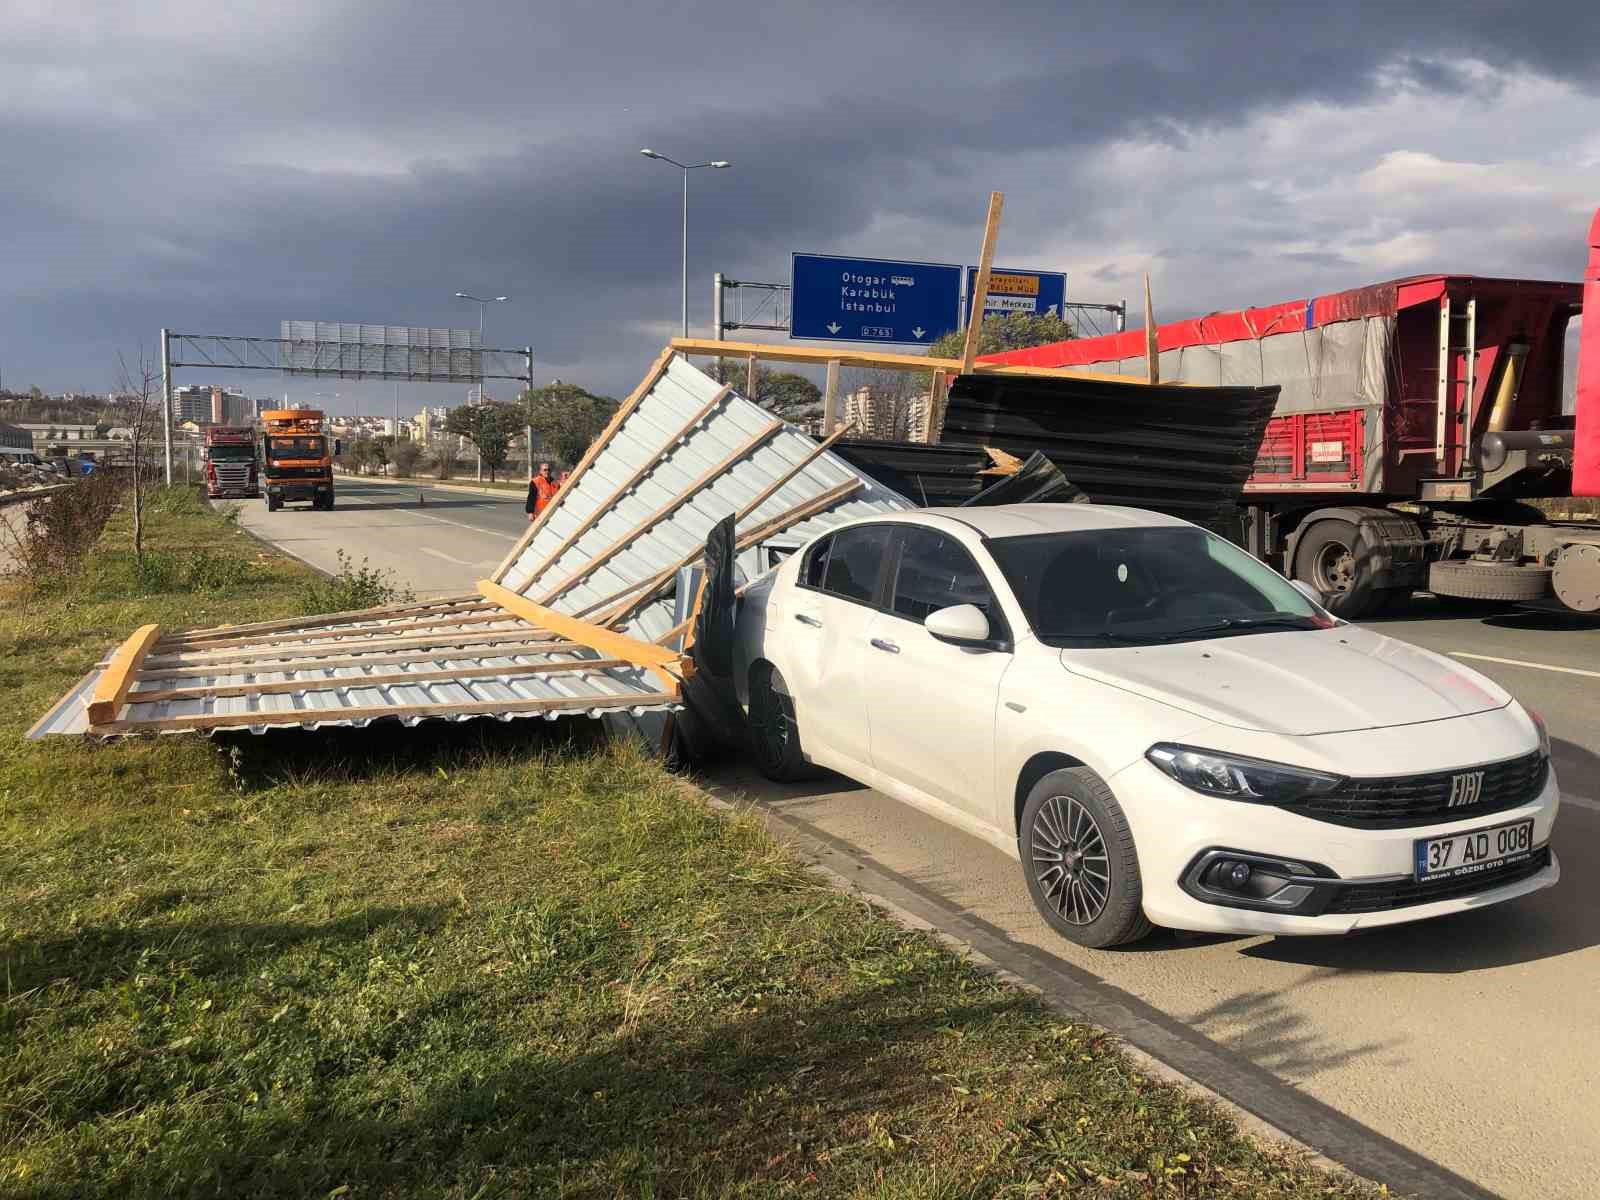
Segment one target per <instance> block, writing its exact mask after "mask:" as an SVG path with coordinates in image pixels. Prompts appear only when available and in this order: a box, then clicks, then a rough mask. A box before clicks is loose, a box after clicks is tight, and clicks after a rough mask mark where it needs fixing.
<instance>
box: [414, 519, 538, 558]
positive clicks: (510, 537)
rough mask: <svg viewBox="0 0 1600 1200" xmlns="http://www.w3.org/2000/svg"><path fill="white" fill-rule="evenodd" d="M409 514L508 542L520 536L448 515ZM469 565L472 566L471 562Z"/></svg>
mask: <svg viewBox="0 0 1600 1200" xmlns="http://www.w3.org/2000/svg"><path fill="white" fill-rule="evenodd" d="M407 515H408V516H412V517H421V518H423V519H424V520H427V521H437V522H439V524H441V525H454V526H455V527H456V528H457V529H470V530H471V531H472V532H473V533H481V534H483V535H484V536H485V537H497V538H500V539H501V540H502V541H506V542H514V541H516V540H517V538H518V536H519V535H518V534H514V533H496V532H495V531H494V530H493V529H485V528H483V527H482V526H481V525H467V524H464V523H463V522H461V521H452V520H449V519H448V518H446V517H436V516H434V515H433V514H432V513H425V512H408V513H407ZM468 565H469V566H470V565H471V564H468Z"/></svg>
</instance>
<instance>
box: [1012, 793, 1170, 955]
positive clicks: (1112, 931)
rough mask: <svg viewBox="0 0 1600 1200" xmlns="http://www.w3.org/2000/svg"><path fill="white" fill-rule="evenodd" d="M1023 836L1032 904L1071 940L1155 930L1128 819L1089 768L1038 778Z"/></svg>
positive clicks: (1113, 938) (1116, 942)
mask: <svg viewBox="0 0 1600 1200" xmlns="http://www.w3.org/2000/svg"><path fill="white" fill-rule="evenodd" d="M1018 841H1019V846H1018V849H1019V850H1020V851H1021V854H1022V873H1023V876H1024V877H1025V878H1026V879H1027V882H1028V891H1029V893H1030V894H1031V895H1032V896H1033V902H1034V905H1035V906H1036V907H1037V908H1038V909H1039V913H1040V915H1042V916H1043V917H1044V919H1045V920H1046V921H1047V922H1048V923H1049V924H1050V926H1051V928H1053V929H1055V930H1056V932H1058V933H1060V934H1062V935H1063V936H1064V937H1066V938H1067V939H1068V940H1069V941H1074V942H1077V943H1078V945H1080V946H1089V947H1091V948H1093V949H1097V950H1103V949H1106V948H1107V947H1110V946H1120V945H1122V944H1124V943H1126V942H1133V941H1137V940H1138V939H1140V938H1142V937H1144V936H1145V935H1146V934H1148V933H1149V932H1150V930H1151V928H1152V926H1151V924H1150V921H1149V919H1148V918H1146V917H1145V915H1144V907H1143V904H1144V886H1143V884H1142V883H1141V881H1140V878H1139V856H1138V853H1137V851H1136V850H1135V848H1134V844H1133V834H1132V833H1131V832H1130V831H1129V829H1128V819H1127V817H1126V816H1125V815H1124V814H1123V811H1122V808H1121V806H1120V805H1118V804H1117V801H1116V797H1115V796H1113V795H1112V794H1111V789H1110V788H1108V787H1107V786H1106V784H1105V781H1104V780H1103V779H1101V778H1100V777H1099V776H1098V775H1096V774H1095V773H1094V772H1093V771H1091V770H1089V768H1087V767H1068V768H1063V769H1062V770H1059V771H1052V772H1050V774H1048V775H1046V776H1045V777H1044V778H1043V779H1041V780H1039V782H1038V783H1036V784H1034V785H1033V790H1032V791H1030V792H1029V793H1028V799H1027V801H1026V803H1024V804H1023V806H1022V822H1021V826H1020V828H1019V829H1018Z"/></svg>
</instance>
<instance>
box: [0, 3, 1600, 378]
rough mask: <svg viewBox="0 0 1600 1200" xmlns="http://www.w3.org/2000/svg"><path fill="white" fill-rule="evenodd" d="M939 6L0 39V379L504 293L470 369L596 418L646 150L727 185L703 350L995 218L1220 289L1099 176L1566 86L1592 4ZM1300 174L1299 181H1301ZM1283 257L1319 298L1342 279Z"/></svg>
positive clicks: (603, 12) (96, 31) (710, 204)
mask: <svg viewBox="0 0 1600 1200" xmlns="http://www.w3.org/2000/svg"><path fill="white" fill-rule="evenodd" d="M940 7H941V6H938V5H929V4H917V5H894V4H890V5H874V6H871V8H870V10H869V11H865V12H861V11H849V10H837V9H833V8H830V7H815V8H813V7H812V6H795V7H794V8H793V9H790V10H781V11H774V10H773V9H772V8H770V7H768V8H764V9H758V8H755V7H753V6H737V5H728V4H686V5H679V6H675V7H673V8H671V9H670V10H667V9H664V8H661V7H658V6H618V5H598V4H589V5H574V6H571V7H560V8H556V9H554V10H553V11H552V10H551V9H550V6H527V5H512V4H506V5H479V6H472V7H471V8H461V9H459V10H451V9H449V8H447V7H446V6H441V5H438V4H437V3H428V4H410V5H389V4H386V5H371V6H368V7H366V8H358V7H354V6H350V7H344V8H337V9H333V10H331V11H330V9H329V8H328V7H326V6H324V5H321V4H315V5H313V4H306V5H294V4H286V5H275V6H272V7H270V8H265V9H262V10H260V11H256V12H252V11H250V10H248V9H244V10H241V11H237V12H235V11H233V10H231V9H230V10H229V12H227V13H222V14H218V12H217V11H216V9H215V7H214V6H206V7H203V8H196V9H193V10H185V9H184V8H183V7H182V6H177V5H174V6H170V7H168V8H166V9H162V8H160V7H148V8H147V7H146V6H133V10H134V11H137V12H138V13H142V14H143V15H142V17H141V18H140V19H135V18H134V16H133V15H130V10H129V9H128V8H125V7H122V6H108V7H107V8H106V9H105V10H104V12H103V14H102V15H101V16H100V17H99V18H96V19H88V18H81V17H75V18H71V19H70V20H66V19H61V18H57V17H56V16H54V15H53V14H47V15H46V16H43V17H37V18H33V19H28V18H24V19H22V20H21V21H20V22H19V23H18V26H19V27H18V28H16V29H15V30H14V31H13V32H14V33H15V36H14V37H10V38H8V39H7V40H6V42H5V43H4V45H3V46H0V71H3V72H4V73H5V77H6V78H7V79H9V80H10V81H11V83H10V85H9V87H10V89H11V90H10V91H9V92H0V99H5V100H6V101H8V102H7V103H6V104H5V106H4V111H5V112H6V113H7V115H6V116H5V117H4V118H0V121H3V123H0V157H3V159H4V161H5V162H6V163H7V165H8V178H7V182H6V184H5V188H6V194H7V206H8V209H9V212H8V215H7V217H6V220H5V222H4V225H3V227H0V254H3V256H4V261H5V262H6V263H7V264H8V269H7V270H6V271H5V272H4V274H3V276H0V361H3V362H4V364H5V375H6V379H7V382H8V383H10V382H12V381H17V382H35V381H37V382H39V383H41V384H43V385H46V386H51V387H65V386H86V387H104V386H107V385H108V384H109V382H110V378H111V376H112V374H113V367H114V358H115V350H116V348H118V347H123V346H128V345H132V344H135V343H137V342H139V341H141V340H143V341H146V342H148V341H149V340H150V339H151V337H152V336H153V335H154V333H155V331H156V330H157V329H158V328H160V327H161V326H163V325H165V326H169V327H173V328H181V329H194V330H201V331H215V332H233V333H259V334H268V335H270V334H272V333H274V332H275V331H276V326H277V321H278V320H279V319H280V318H282V317H288V316H295V317H316V318H326V319H335V320H381V321H393V322H407V323H416V324H456V325H461V324H470V323H471V320H472V319H473V318H474V317H475V314H472V313H470V311H469V306H466V305H463V304H461V303H460V302H457V301H453V300H451V299H450V293H451V292H453V291H455V290H457V289H464V290H472V289H475V288H486V289H494V290H496V291H506V292H509V293H511V294H512V295H513V297H514V300H513V302H512V303H511V304H508V305H505V306H503V311H496V312H494V313H493V314H492V317H491V320H492V326H491V336H490V338H489V340H490V341H491V342H494V343H506V344H511V345H518V344H522V343H524V342H528V341H532V342H533V343H534V344H535V346H536V347H537V349H538V356H539V359H540V364H541V376H542V375H544V374H547V373H562V372H564V371H565V372H573V371H575V372H578V373H579V374H581V375H582V376H583V378H584V379H585V381H586V382H589V383H591V384H592V385H594V386H597V387H602V388H606V389H609V390H613V391H617V390H622V389H624V388H626V387H627V386H628V384H629V383H630V382H631V380H632V379H633V378H634V377H635V376H636V375H637V373H638V369H639V366H640V365H641V363H642V362H643V361H644V359H645V357H646V356H647V355H648V354H649V353H650V352H651V351H652V350H653V349H654V347H655V346H657V345H659V342H660V340H661V335H662V334H663V333H664V332H666V331H667V329H668V328H670V326H671V325H673V324H675V321H676V316H677V266H678V241H677V239H678V203H679V195H678V177H677V174H676V172H675V171H671V170H669V169H667V168H666V167H665V166H663V165H662V164H660V163H652V162H648V161H645V160H643V159H641V158H640V157H639V156H638V153H637V151H638V148H639V147H640V146H643V145H651V146H655V147H656V148H657V149H660V150H662V151H664V152H666V153H671V154H674V155H677V156H707V157H709V156H713V155H715V156H718V157H725V158H728V159H731V160H733V161H734V163H735V164H736V165H735V169H734V170H732V171H727V172H710V171H702V172H698V173H696V174H695V176H694V177H693V178H692V180H691V193H692V195H691V221H692V228H691V256H692V262H691V279H690V289H691V291H690V300H691V318H692V320H693V321H694V322H695V323H696V324H697V325H698V326H700V327H701V328H702V329H703V328H704V326H705V323H706V313H707V309H708V303H709V281H710V274H711V271H712V270H713V269H721V270H724V271H726V272H728V273H730V274H733V275H735V276H744V277H746V278H766V279H778V278H782V277H783V276H784V275H785V273H786V270H787V261H788V253H789V251H791V250H796V249H801V250H822V251H828V250H834V251H840V250H847V251H854V252H861V253H882V254H887V255H906V256H917V257H926V258H934V259H941V260H950V259H964V258H971V257H972V254H973V251H974V250H975V248H976V247H975V246H973V245H971V244H970V243H972V242H973V240H974V239H975V237H976V232H977V226H978V223H979V219H980V217H981V212H982V205H983V199H984V195H985V193H986V192H987V191H988V189H989V188H991V187H998V188H1002V189H1004V190H1005V191H1006V192H1007V200H1008V204H1007V224H1006V237H1007V238H1008V239H1010V240H1011V242H1012V244H1013V245H1023V246H1027V245H1032V244H1036V243H1037V242H1038V240H1039V239H1038V237H1030V232H1029V231H1044V230H1055V231H1063V230H1065V231H1070V232H1074V233H1076V234H1077V235H1078V236H1079V237H1088V238H1093V237H1095V236H1099V235H1102V234H1105V235H1109V233H1110V232H1111V231H1113V230H1114V229H1115V228H1116V227H1117V225H1118V223H1119V221H1123V220H1126V219H1127V216H1128V213H1129V212H1130V211H1137V212H1138V213H1139V214H1140V217H1139V219H1140V220H1141V221H1142V222H1146V223H1149V224H1151V225H1154V226H1155V228H1156V229H1158V230H1159V236H1158V237H1157V245H1158V246H1159V247H1160V249H1159V250H1158V251H1157V252H1158V253H1160V254H1164V255H1165V256H1167V257H1170V258H1172V259H1179V258H1191V259H1192V258H1195V257H1197V256H1198V257H1201V258H1205V257H1206V256H1210V257H1211V258H1212V260H1213V261H1215V262H1217V263H1223V262H1225V263H1227V264H1229V266H1230V267H1231V268H1232V269H1235V270H1242V271H1249V270H1250V266H1249V264H1250V260H1251V258H1252V254H1253V253H1255V252H1256V251H1257V246H1252V245H1234V246H1217V245H1215V244H1208V245H1200V244H1197V243H1196V242H1195V241H1194V240H1193V239H1191V238H1189V237H1186V232H1188V228H1189V221H1190V219H1191V217H1193V215H1194V214H1195V213H1196V212H1197V211H1198V209H1199V207H1203V206H1208V205H1209V206H1214V205H1215V203H1216V202H1215V200H1214V198H1212V197H1209V196H1202V197H1186V196H1184V195H1181V194H1162V188H1163V183H1162V181H1161V180H1159V179H1152V180H1150V181H1149V183H1148V187H1149V189H1150V192H1151V193H1152V194H1151V195H1146V196H1143V197H1139V198H1137V203H1135V202H1134V198H1132V197H1116V196H1111V197H1108V196H1106V195H1104V194H1097V193H1096V191H1095V189H1094V186H1093V185H1092V184H1090V183H1088V182H1086V176H1087V175H1088V174H1089V173H1090V171H1091V169H1092V168H1093V167H1094V166H1095V165H1096V162H1097V158H1098V156H1099V154H1100V153H1101V152H1102V150H1103V148H1104V147H1106V146H1107V145H1108V144H1110V143H1112V142H1114V141H1116V140H1118V139H1125V138H1135V139H1140V140H1144V141H1149V142H1153V143H1157V144H1163V145H1168V146H1172V147H1176V148H1179V149H1182V148H1184V147H1186V146H1188V145H1189V144H1190V142H1191V141H1192V140H1193V139H1195V138H1197V137H1203V136H1206V135H1207V134H1208V133H1210V132H1211V131H1216V130H1219V129H1229V128H1233V127H1237V126H1238V125H1240V124H1241V123H1242V122H1245V121H1247V120H1249V119H1251V118H1253V117H1256V116H1259V115H1261V114H1270V113H1274V112H1279V111H1286V110H1288V109H1289V108H1290V107H1292V106H1293V105H1296V104H1300V103H1304V102H1307V101H1317V102H1320V103H1323V104H1328V105H1333V106H1338V105H1345V104H1355V103H1359V102H1361V101H1362V100H1363V99H1364V98H1367V97H1370V96H1371V95H1372V94H1373V93H1374V90H1375V89H1378V88H1386V89H1391V90H1392V89H1396V88H1409V89H1414V90H1415V91H1417V92H1418V93H1419V94H1435V95H1471V96H1477V97H1478V98H1480V99H1482V98H1484V97H1486V96H1487V97H1489V98H1491V99H1492V95H1493V92H1494V90H1495V89H1496V88H1498V87H1499V86H1500V84H1499V82H1498V77H1495V78H1490V77H1485V76H1484V75H1483V74H1482V73H1481V72H1475V71H1473V70H1471V69H1469V67H1468V66H1467V65H1465V64H1464V63H1462V62H1460V61H1458V56H1471V57H1472V58H1473V59H1477V60H1483V61H1486V62H1489V63H1491V64H1492V65H1493V66H1495V67H1496V68H1499V69H1501V70H1524V71H1527V72H1532V73H1535V74H1538V75H1543V76H1547V77H1550V78H1553V79H1564V80H1569V81H1571V82H1572V83H1573V84H1574V85H1575V86H1577V87H1580V88H1589V87H1593V86H1594V85H1595V83H1596V77H1595V72H1594V70H1593V64H1592V60H1591V59H1590V58H1589V54H1590V49H1585V48H1584V47H1588V48H1591V49H1592V46H1593V45H1594V44H1595V39H1596V36H1597V35H1600V6H1595V5H1592V4H1585V5H1582V6H1575V7H1573V8H1572V9H1571V10H1570V11H1566V12H1561V11H1557V10H1556V9H1555V8H1554V7H1553V6H1536V7H1534V8H1530V9H1526V10H1519V11H1518V12H1517V13H1515V14H1514V15H1508V10H1507V9H1506V8H1505V7H1504V6H1501V5H1475V4H1455V5H1451V6H1449V7H1448V9H1434V10H1432V11H1427V12H1425V11H1422V9H1423V6H1420V5H1411V6H1399V5H1370V6H1366V5H1354V6H1352V5H1348V4H1347V5H1343V6H1339V7H1338V8H1337V9H1334V8H1323V9H1319V10H1315V11H1305V10H1304V8H1303V6H1293V7H1292V8H1284V9H1282V10H1281V11H1274V8H1273V6H1267V5H1262V4H1256V3H1248V4H1206V5H1188V4H1185V5H1142V6H1138V7H1137V11H1133V12H1129V11H1126V10H1125V9H1121V8H1118V9H1116V10H1114V11H1113V10H1111V9H1109V8H1105V9H1101V8H1096V9H1094V10H1093V11H1084V12H1079V11H1074V10H1072V9H1069V8H1068V7H1066V6H1061V5H1039V6H1031V7H1030V6H1018V5H1013V6H1006V7H1004V8H997V7H995V6H989V7H986V8H983V9H982V10H974V8H973V7H972V6H955V5H952V6H949V7H948V11H940ZM1430 7H1431V6H1430ZM40 11H46V10H40ZM202 17H203V19H202ZM1492 152H1493V148H1486V150H1485V153H1486V154H1490V153H1492ZM1318 153H1319V147H1317V146H1313V145H1308V146H1305V147H1302V148H1300V151H1299V155H1298V157H1299V159H1300V160H1302V161H1303V164H1304V167H1303V170H1304V171H1305V172H1306V173H1307V174H1308V175H1310V176H1315V174H1316V171H1317V166H1316V163H1317V159H1318ZM1326 183H1327V186H1330V187H1337V186H1339V181H1337V180H1334V179H1329V180H1328V181H1326ZM1240 204H1241V205H1243V204H1244V198H1243V197H1241V199H1240ZM1208 219H1210V218H1208ZM1315 220H1316V218H1302V219H1296V220H1290V219H1289V217H1288V216H1287V214H1284V213H1282V212H1278V211H1276V210H1272V209H1271V208H1270V207H1268V208H1264V209H1262V210H1261V212H1260V214H1259V215H1258V216H1257V217H1256V218H1255V219H1253V220H1252V221H1251V222H1250V223H1249V233H1250V236H1252V237H1253V238H1255V239H1258V240H1259V241H1261V242H1265V241H1267V240H1270V239H1274V238H1281V239H1282V240H1283V241H1285V242H1291V241H1293V240H1294V239H1295V238H1296V237H1299V238H1304V237H1305V236H1307V233H1308V224H1307V222H1314V221H1315ZM1321 220H1323V221H1325V222H1327V221H1335V222H1336V221H1337V220H1338V218H1337V217H1332V218H1330V217H1327V216H1324V217H1322V218H1321ZM1002 253H1004V250H1003V251H1002ZM1290 257H1293V258H1297V260H1298V261H1299V262H1300V263H1301V264H1302V266H1303V268H1304V270H1305V272H1307V273H1308V274H1313V275H1314V274H1315V273H1316V272H1317V271H1319V270H1320V269H1322V268H1323V267H1324V266H1331V265H1334V264H1337V263H1339V262H1341V261H1344V260H1342V258H1341V256H1340V255H1338V254H1332V253H1329V252H1328V251H1326V250H1320V249H1310V250H1307V249H1299V250H1295V251H1292V252H1291V253H1290ZM1050 265H1058V266H1062V267H1066V268H1068V269H1073V268H1074V267H1075V265H1076V264H1073V263H1058V264H1050ZM1135 266H1136V264H1130V269H1133V268H1134V267H1135ZM1101 270H1102V273H1104V271H1105V268H1103V267H1102V269H1101ZM19 372H20V373H21V374H19ZM23 376H26V379H25V380H24V378H23Z"/></svg>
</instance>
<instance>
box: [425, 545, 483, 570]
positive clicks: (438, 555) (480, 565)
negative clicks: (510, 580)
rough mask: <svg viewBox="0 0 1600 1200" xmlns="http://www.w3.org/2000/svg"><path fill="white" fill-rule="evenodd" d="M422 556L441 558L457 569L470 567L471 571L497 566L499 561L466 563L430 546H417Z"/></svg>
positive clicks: (479, 560) (462, 559) (481, 559)
mask: <svg viewBox="0 0 1600 1200" xmlns="http://www.w3.org/2000/svg"><path fill="white" fill-rule="evenodd" d="M417 549H418V550H420V551H421V552H422V553H424V554H431V555H433V557H435V558H442V559H444V561H445V562H450V563H455V564H456V566H458V567H471V568H472V569H473V570H475V571H477V570H482V569H483V568H484V567H493V566H498V565H499V562H500V560H499V559H488V558H480V559H478V560H477V561H476V562H468V561H467V560H466V559H464V558H457V557H456V556H455V555H453V554H446V553H445V552H444V551H443V550H435V549H434V548H433V547H432V546H418V547H417Z"/></svg>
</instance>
